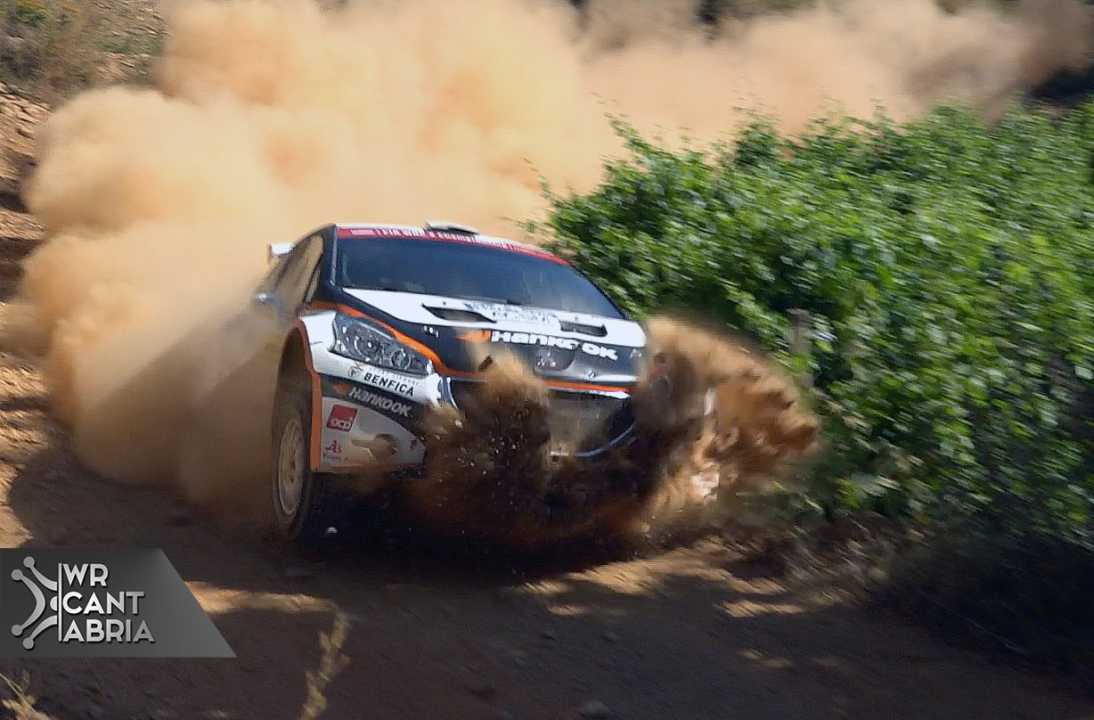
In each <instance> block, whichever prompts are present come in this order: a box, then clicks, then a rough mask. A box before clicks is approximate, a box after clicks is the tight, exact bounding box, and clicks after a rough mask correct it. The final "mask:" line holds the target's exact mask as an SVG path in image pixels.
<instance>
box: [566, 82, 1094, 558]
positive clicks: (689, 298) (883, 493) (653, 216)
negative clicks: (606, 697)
mask: <svg viewBox="0 0 1094 720" xmlns="http://www.w3.org/2000/svg"><path fill="white" fill-rule="evenodd" d="M619 129H620V131H621V132H622V133H623V134H624V136H625V138H626V140H627V141H628V144H629V147H630V151H631V154H630V156H629V157H628V158H627V159H625V160H622V161H617V162H611V163H610V164H608V165H607V166H606V175H605V180H604V182H603V184H602V186H601V187H600V188H598V189H597V190H596V191H595V192H593V193H591V194H589V195H586V196H576V197H559V196H554V195H552V196H551V201H552V203H553V211H552V215H551V217H550V220H549V222H548V226H549V229H550V234H551V236H552V242H553V243H554V245H555V246H556V248H557V249H558V250H559V251H560V252H563V253H565V254H568V255H570V256H572V258H573V260H574V261H575V263H576V264H577V265H578V266H579V267H580V268H581V269H582V270H584V271H585V272H587V273H588V274H589V275H590V276H592V277H593V278H594V279H596V280H597V281H598V282H599V283H601V284H602V285H603V287H605V288H606V289H607V290H608V291H609V292H610V293H611V294H612V295H613V296H614V297H615V298H616V299H617V300H618V301H619V302H620V303H621V304H622V305H623V306H625V307H627V308H628V309H629V310H631V311H633V312H634V313H635V314H637V315H638V316H642V315H644V314H646V313H648V312H650V311H652V310H663V309H666V308H678V309H686V310H692V311H698V312H700V313H702V314H704V315H707V316H713V317H715V318H717V319H720V320H721V321H723V322H725V323H726V324H727V325H728V326H729V327H731V328H733V329H734V330H735V331H738V332H741V333H744V334H746V335H748V336H751V337H752V338H755V339H756V340H757V341H758V342H759V343H760V344H761V345H762V346H763V347H765V348H766V349H767V350H768V351H769V352H771V353H772V354H773V355H774V356H775V357H776V358H778V359H779V360H780V361H782V362H784V363H786V364H787V365H788V366H790V367H792V368H793V367H795V366H796V365H795V364H797V365H798V366H800V365H801V364H802V363H808V365H809V370H810V372H811V374H812V376H813V379H814V391H813V400H814V403H815V406H816V407H817V409H818V411H819V412H821V414H822V415H823V416H824V419H825V427H826V437H827V445H828V451H827V452H826V453H825V457H824V460H823V461H822V462H821V463H820V464H819V465H818V466H817V467H816V468H814V469H813V470H812V471H811V472H812V475H813V477H812V483H810V484H809V487H810V488H811V494H810V496H809V497H808V500H809V506H811V507H813V508H819V509H822V510H823V511H824V512H826V513H828V514H830V515H831V514H838V513H841V512H848V511H857V510H862V509H871V510H877V511H881V512H883V513H886V514H889V515H900V516H912V517H917V518H930V519H941V520H946V521H963V522H967V521H969V520H970V519H971V520H974V521H975V523H976V526H977V527H979V528H983V529H984V530H986V532H987V534H995V535H998V534H1000V533H1002V534H1004V535H1009V536H1012V537H1022V536H1026V535H1028V533H1030V532H1033V533H1037V534H1041V535H1045V536H1047V537H1053V538H1059V539H1064V540H1066V541H1067V542H1068V543H1078V544H1079V545H1081V546H1084V547H1086V548H1094V423H1092V417H1094V103H1091V104H1087V105H1086V106H1084V107H1080V108H1078V109H1076V110H1074V111H1072V112H1071V113H1069V114H1068V115H1067V116H1065V117H1063V118H1060V119H1053V118H1051V117H1049V116H1048V115H1047V114H1042V113H1040V112H1036V111H1028V110H1016V111H1014V112H1012V113H1011V114H1009V115H1008V116H1007V117H1005V118H1004V119H1003V120H1002V121H1001V122H999V123H998V124H997V125H995V126H992V127H986V126H985V125H984V124H983V123H982V122H981V121H980V120H979V119H978V118H977V117H976V116H975V115H973V114H971V113H968V112H965V111H962V110H960V109H953V108H944V109H939V110H937V111H936V112H934V113H933V114H931V115H930V116H928V117H926V118H924V119H922V120H918V121H915V122H911V123H909V124H905V125H896V124H894V123H891V122H888V121H886V120H883V119H879V120H874V121H870V122H861V121H852V120H839V121H833V120H825V121H821V122H818V123H816V124H815V125H814V126H813V127H812V128H811V130H810V131H809V132H808V133H807V134H805V135H804V136H803V137H798V138H786V137H782V136H780V135H779V134H778V133H777V132H776V131H775V130H774V129H773V127H772V126H771V125H770V124H767V123H764V122H760V121H758V122H756V123H754V124H753V125H752V126H751V127H750V128H748V129H747V131H746V132H744V133H743V134H742V135H741V136H740V137H739V139H738V140H737V141H736V142H735V143H733V144H732V145H729V146H723V147H716V148H713V149H712V150H711V151H709V152H700V151H697V150H683V151H679V152H674V151H670V150H667V149H664V148H662V147H659V146H657V145H655V144H652V143H650V142H647V141H646V140H644V139H642V138H640V137H639V136H638V135H636V134H635V133H634V132H633V131H631V130H630V129H628V128H627V127H626V126H623V125H620V128H619ZM794 308H800V309H804V310H807V311H808V312H809V313H810V315H811V317H812V319H813V329H814V343H813V352H812V353H811V355H810V356H809V357H808V358H807V359H806V358H794V357H792V355H791V348H790V346H789V342H788V336H789V330H790V328H789V319H788V312H789V311H790V310H791V309H794Z"/></svg>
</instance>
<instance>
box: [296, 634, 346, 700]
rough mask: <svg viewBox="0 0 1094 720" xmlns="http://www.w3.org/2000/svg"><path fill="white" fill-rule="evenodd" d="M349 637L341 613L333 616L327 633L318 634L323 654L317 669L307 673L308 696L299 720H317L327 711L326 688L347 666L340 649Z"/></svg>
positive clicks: (344, 656)
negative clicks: (332, 621) (332, 624)
mask: <svg viewBox="0 0 1094 720" xmlns="http://www.w3.org/2000/svg"><path fill="white" fill-rule="evenodd" d="M348 636H349V618H348V617H347V616H346V614H345V613H343V612H338V613H336V614H335V616H334V626H333V627H332V628H331V631H330V632H329V633H320V634H319V647H320V649H321V650H322V652H323V654H322V656H321V657H320V659H319V667H318V668H317V669H316V670H309V671H308V673H307V686H308V691H307V692H308V694H307V697H306V698H305V700H304V706H303V707H302V708H301V709H300V720H317V718H319V716H320V715H322V714H323V712H324V711H325V710H326V709H327V696H326V690H327V686H328V685H330V683H331V681H332V680H334V677H335V676H336V675H338V673H340V672H342V670H343V669H344V668H345V667H346V665H348V664H349V657H348V656H346V655H345V654H343V653H342V647H343V646H344V645H345V644H346V638H347V637H348Z"/></svg>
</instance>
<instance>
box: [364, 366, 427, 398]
mask: <svg viewBox="0 0 1094 720" xmlns="http://www.w3.org/2000/svg"><path fill="white" fill-rule="evenodd" d="M349 376H350V377H351V378H353V379H354V380H357V381H358V382H362V383H364V384H366V385H371V386H373V387H375V388H379V389H381V390H387V391H388V392H393V393H395V394H396V395H402V396H403V397H414V387H415V385H416V383H413V382H410V381H408V380H407V379H406V378H405V377H403V376H402V375H396V374H395V373H390V372H386V371H384V370H377V369H376V368H371V367H369V366H368V365H353V366H352V367H350V369H349Z"/></svg>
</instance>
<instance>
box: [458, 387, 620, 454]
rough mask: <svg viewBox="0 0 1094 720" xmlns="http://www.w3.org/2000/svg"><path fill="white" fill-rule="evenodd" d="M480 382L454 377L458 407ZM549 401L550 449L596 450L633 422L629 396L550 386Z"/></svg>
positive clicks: (556, 450)
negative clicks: (614, 395)
mask: <svg viewBox="0 0 1094 720" xmlns="http://www.w3.org/2000/svg"><path fill="white" fill-rule="evenodd" d="M477 385H478V383H477V382H474V381H467V380H453V381H451V389H452V398H453V401H454V402H455V404H456V407H459V406H460V404H461V400H462V399H465V398H467V397H468V395H470V394H471V393H474V392H475V387H476V386H477ZM548 402H549V403H550V407H549V410H548V414H547V429H548V430H549V431H550V433H551V439H550V445H551V450H552V451H553V452H556V453H561V454H567V455H569V454H573V453H587V452H592V451H595V450H597V449H599V448H602V447H605V446H607V445H609V444H611V443H612V442H613V441H615V440H617V439H618V438H620V437H621V436H622V435H624V434H625V433H626V432H627V431H628V430H630V428H631V426H632V425H633V424H634V416H633V413H632V412H631V402H630V398H626V397H612V396H610V395H600V394H596V393H588V392H574V391H567V390H550V391H549V394H548Z"/></svg>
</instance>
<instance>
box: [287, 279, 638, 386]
mask: <svg viewBox="0 0 1094 720" xmlns="http://www.w3.org/2000/svg"><path fill="white" fill-rule="evenodd" d="M308 309H311V310H334V311H335V312H340V313H342V314H343V315H351V316H353V317H359V318H364V319H365V320H368V321H369V322H373V323H376V324H377V325H379V326H381V327H383V328H384V329H386V330H387V331H388V332H390V333H391V334H392V335H393V336H394V337H395V339H396V340H398V341H399V342H401V343H403V344H404V345H407V346H409V347H412V348H414V349H415V350H417V351H418V352H420V353H421V354H422V355H425V356H426V357H427V358H429V360H430V361H431V362H432V363H433V367H435V368H437V370H438V371H439V372H440V373H441V374H442V375H448V376H450V377H460V378H477V377H482V373H474V372H467V371H465V370H453V369H452V368H450V367H448V366H447V365H445V364H444V362H443V361H442V360H441V358H440V356H439V355H437V353H436V352H434V351H433V349H432V348H430V347H429V346H428V345H423V344H422V343H420V342H418V341H417V340H415V339H414V338H412V337H409V336H408V335H404V334H403V333H401V332H399V331H398V330H396V329H395V328H393V327H391V326H390V325H388V324H387V323H386V322H384V321H382V320H377V319H376V318H374V317H372V316H371V315H367V314H365V313H363V312H361V311H360V310H358V309H356V308H352V307H350V306H348V305H342V304H340V303H332V302H326V301H315V302H312V303H311V304H309V305H308ZM490 334H491V333H490V331H489V330H468V331H467V332H465V333H463V334H461V335H460V336H459V339H461V340H466V341H468V342H487V341H489V340H490ZM544 383H545V384H546V385H547V387H549V388H554V389H556V390H592V391H596V392H625V393H630V388H625V387H616V386H613V385H594V384H592V383H580V382H569V381H565V380H545V381H544Z"/></svg>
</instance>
